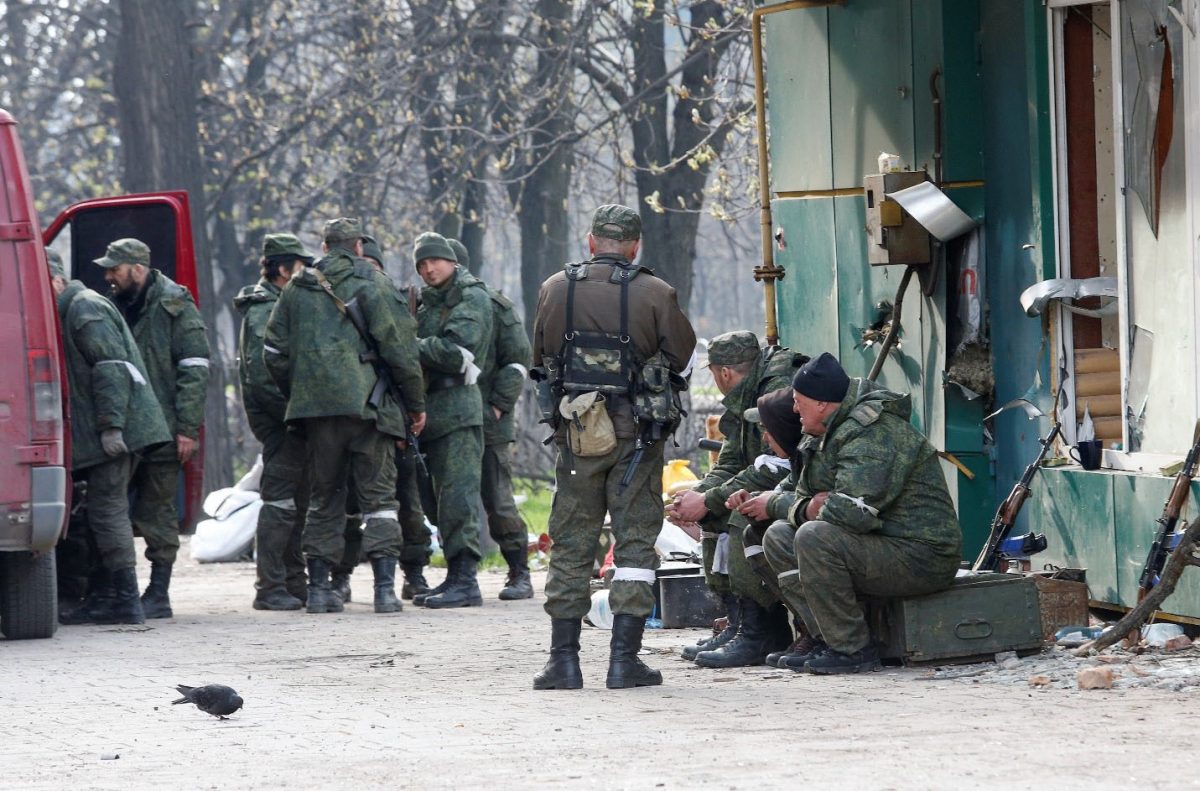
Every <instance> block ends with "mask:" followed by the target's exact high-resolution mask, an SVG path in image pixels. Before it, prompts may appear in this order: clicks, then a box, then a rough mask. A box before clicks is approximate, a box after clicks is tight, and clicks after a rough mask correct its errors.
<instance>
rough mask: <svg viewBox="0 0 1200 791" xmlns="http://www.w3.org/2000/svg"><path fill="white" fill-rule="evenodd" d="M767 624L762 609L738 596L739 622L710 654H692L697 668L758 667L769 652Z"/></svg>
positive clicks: (708, 652)
mask: <svg viewBox="0 0 1200 791" xmlns="http://www.w3.org/2000/svg"><path fill="white" fill-rule="evenodd" d="M771 643H772V634H771V624H770V622H769V618H768V613H767V610H766V609H765V608H763V607H762V606H760V605H759V603H758V602H756V601H754V600H753V599H750V598H746V597H742V621H741V623H740V624H739V625H738V631H737V634H736V635H735V636H734V638H733V639H732V640H730V641H729V642H728V643H726V644H725V645H723V646H721V647H720V648H717V649H714V650H712V651H701V652H700V653H699V654H697V655H696V664H697V665H699V666H700V667H748V666H750V665H761V664H762V663H763V660H764V659H766V658H767V653H768V652H769V651H770V650H771Z"/></svg>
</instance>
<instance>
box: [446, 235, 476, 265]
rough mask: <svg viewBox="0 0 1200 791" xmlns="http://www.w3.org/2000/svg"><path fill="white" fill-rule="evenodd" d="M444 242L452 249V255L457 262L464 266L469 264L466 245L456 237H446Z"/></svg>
mask: <svg viewBox="0 0 1200 791" xmlns="http://www.w3.org/2000/svg"><path fill="white" fill-rule="evenodd" d="M446 244H448V245H450V249H451V250H453V251H454V257H455V259H457V260H458V263H460V264H462V265H463V266H465V267H470V266H471V254H470V253H468V252H467V246H466V245H465V244H463V243H462V242H460V241H458V240H457V239H447V240H446Z"/></svg>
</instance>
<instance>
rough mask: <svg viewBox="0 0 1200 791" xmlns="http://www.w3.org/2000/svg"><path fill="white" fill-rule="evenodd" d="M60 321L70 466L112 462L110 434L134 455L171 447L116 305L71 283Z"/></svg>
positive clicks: (62, 300)
mask: <svg viewBox="0 0 1200 791" xmlns="http://www.w3.org/2000/svg"><path fill="white" fill-rule="evenodd" d="M58 318H59V321H60V323H61V324H62V333H63V348H64V349H65V351H66V360H67V386H68V388H69V389H70V392H71V465H72V466H73V467H74V468H75V469H76V470H82V469H85V468H87V467H91V466H93V465H96V464H100V463H101V462H105V461H108V459H109V456H108V455H107V454H105V452H104V449H103V448H102V447H101V446H100V432H102V431H106V430H108V429H114V428H115V429H120V430H121V432H122V435H123V437H124V440H125V445H126V447H128V448H129V450H130V452H134V453H136V452H138V451H142V450H145V449H147V448H151V447H153V446H156V445H162V444H164V443H169V442H170V441H171V439H172V436H171V432H170V431H169V430H168V429H167V421H166V420H165V419H164V418H163V413H162V408H161V407H159V405H158V399H157V398H155V396H154V390H152V389H151V387H150V382H149V381H148V380H147V378H146V366H145V363H143V362H142V355H141V352H139V351H138V347H137V343H136V342H135V341H134V339H133V335H132V334H130V332H129V327H127V326H126V325H125V321H124V320H123V319H122V318H121V315H120V314H119V313H118V312H117V309H116V308H115V307H114V306H113V304H112V303H111V302H109V301H108V300H107V299H105V298H104V297H103V296H101V295H100V294H97V293H96V292H95V291H92V290H91V289H90V288H88V287H87V286H85V285H84V284H83V283H82V282H80V281H78V280H72V281H71V282H70V283H69V284H68V285H67V288H66V290H65V291H64V292H63V293H62V294H61V295H60V296H59V298H58Z"/></svg>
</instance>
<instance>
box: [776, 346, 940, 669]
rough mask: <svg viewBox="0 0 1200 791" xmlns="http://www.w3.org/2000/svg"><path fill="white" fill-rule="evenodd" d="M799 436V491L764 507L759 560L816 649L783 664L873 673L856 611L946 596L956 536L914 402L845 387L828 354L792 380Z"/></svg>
mask: <svg viewBox="0 0 1200 791" xmlns="http://www.w3.org/2000/svg"><path fill="white" fill-rule="evenodd" d="M792 391H793V392H792V402H793V403H792V409H793V410H794V411H795V412H796V414H797V415H799V416H800V421H801V422H802V423H803V425H804V438H803V439H802V440H801V442H800V448H799V452H800V453H801V454H802V455H803V457H804V466H803V468H802V469H801V470H799V471H798V472H797V474H796V478H795V482H796V486H795V489H794V490H785V491H780V492H775V493H772V494H771V495H770V497H768V498H767V502H766V509H765V510H766V516H767V517H768V518H771V519H774V520H777V521H775V522H774V523H773V524H772V525H771V526H770V527H769V528H768V529H767V531H766V536H765V537H764V538H763V549H764V550H765V552H766V556H767V560H768V561H769V562H770V564H771V566H772V568H774V570H775V571H776V572H777V573H778V575H779V582H780V585H781V587H782V589H783V593H784V596H786V597H787V598H788V599H789V601H792V602H794V603H793V607H794V609H795V610H796V611H797V612H800V613H801V614H802V615H803V616H804V617H805V619H806V625H807V629H808V632H809V634H811V635H812V636H813V637H814V638H816V640H817V644H816V645H815V646H814V647H813V648H812V649H811V650H810V651H809V652H808V654H807V655H806V656H804V657H791V658H789V661H788V663H787V665H788V666H789V667H791V668H792V669H793V670H805V671H807V672H810V673H814V674H818V675H833V674H840V673H862V672H869V671H872V670H877V669H878V668H879V652H878V650H877V648H876V647H875V644H874V643H873V641H872V639H871V633H870V630H869V629H868V627H867V623H866V621H865V619H864V617H863V611H862V607H861V600H862V599H863V598H868V597H870V598H875V597H889V598H890V597H902V596H920V595H923V594H927V593H934V592H936V591H938V590H942V589H944V588H947V587H949V586H950V585H951V583H953V581H954V576H955V574H956V573H957V571H958V564H959V559H960V552H961V544H962V534H961V531H960V528H959V524H958V518H957V516H956V515H955V512H954V502H953V500H951V499H950V492H949V490H948V489H947V487H946V478H945V476H944V475H943V474H942V469H941V462H940V461H939V460H938V457H937V451H936V450H934V448H933V446H931V445H930V444H929V442H928V440H926V439H925V437H924V436H923V435H922V434H921V432H919V431H918V430H917V429H916V428H914V427H913V425H912V423H911V422H910V417H911V415H912V399H911V397H910V396H909V395H907V394H904V393H895V392H892V391H891V390H887V389H885V388H883V387H882V386H880V385H878V384H876V383H874V382H871V381H868V380H866V379H859V378H857V377H850V376H849V375H847V373H846V371H845V370H844V369H843V368H842V366H841V364H840V363H839V362H838V360H837V358H835V357H834V356H833V355H832V354H829V353H828V352H826V353H825V354H822V355H821V356H820V357H818V358H816V359H815V360H811V361H809V362H808V363H806V364H805V365H804V366H802V367H801V368H800V370H798V371H797V372H796V375H795V376H794V377H793V378H792Z"/></svg>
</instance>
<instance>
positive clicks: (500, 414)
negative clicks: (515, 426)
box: [492, 406, 504, 420]
mask: <svg viewBox="0 0 1200 791" xmlns="http://www.w3.org/2000/svg"><path fill="white" fill-rule="evenodd" d="M492 414H493V415H495V416H496V420H502V419H503V418H504V410H503V409H501V408H500V407H498V406H494V407H492Z"/></svg>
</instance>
